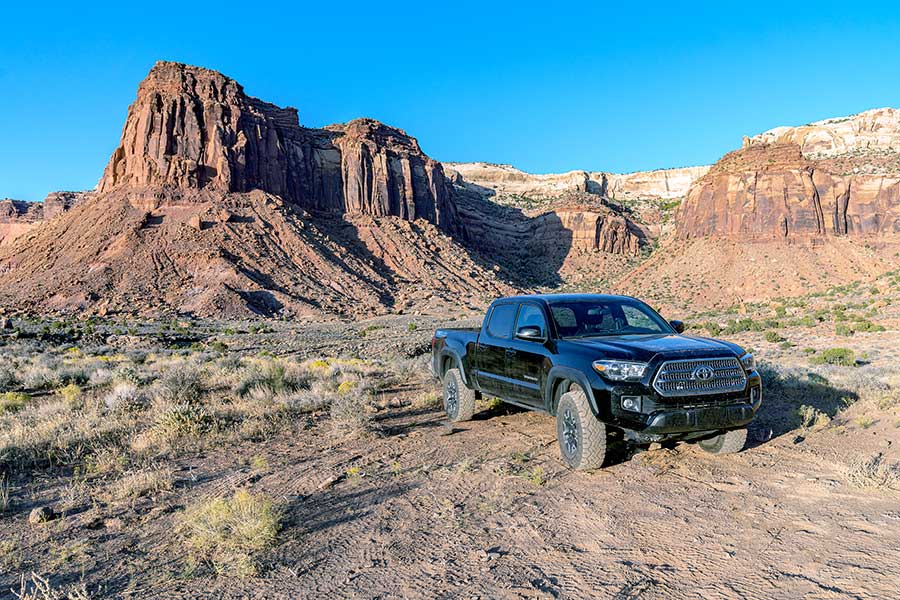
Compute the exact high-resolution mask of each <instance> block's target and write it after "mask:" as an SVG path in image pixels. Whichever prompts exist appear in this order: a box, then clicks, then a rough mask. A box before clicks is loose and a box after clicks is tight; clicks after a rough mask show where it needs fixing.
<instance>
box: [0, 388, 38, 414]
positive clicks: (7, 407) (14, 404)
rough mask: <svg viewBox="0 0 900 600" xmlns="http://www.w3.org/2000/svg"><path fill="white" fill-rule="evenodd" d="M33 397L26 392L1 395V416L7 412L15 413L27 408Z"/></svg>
mask: <svg viewBox="0 0 900 600" xmlns="http://www.w3.org/2000/svg"><path fill="white" fill-rule="evenodd" d="M30 399H31V396H29V395H28V394H26V393H24V392H3V393H2V394H0V415H2V414H3V413H5V412H15V411H17V410H19V409H20V408H22V407H23V406H25V404H27V403H28V401H29V400H30Z"/></svg>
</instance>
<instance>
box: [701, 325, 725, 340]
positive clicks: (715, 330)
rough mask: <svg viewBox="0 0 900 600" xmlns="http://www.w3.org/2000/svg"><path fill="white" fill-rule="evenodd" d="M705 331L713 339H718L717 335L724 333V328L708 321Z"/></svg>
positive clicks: (704, 327) (704, 326)
mask: <svg viewBox="0 0 900 600" xmlns="http://www.w3.org/2000/svg"><path fill="white" fill-rule="evenodd" d="M703 329H705V330H706V332H707V333H709V335H711V336H712V337H716V336H717V335H719V334H720V333H722V326H721V325H719V324H718V323H715V322H713V321H708V322H706V323H704V324H703Z"/></svg>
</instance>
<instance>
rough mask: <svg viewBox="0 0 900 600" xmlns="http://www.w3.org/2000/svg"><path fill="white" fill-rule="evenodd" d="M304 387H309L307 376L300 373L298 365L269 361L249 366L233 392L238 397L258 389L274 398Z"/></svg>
mask: <svg viewBox="0 0 900 600" xmlns="http://www.w3.org/2000/svg"><path fill="white" fill-rule="evenodd" d="M305 387H309V376H308V375H306V374H305V373H303V372H302V370H301V369H300V367H299V365H296V364H288V363H285V362H284V361H281V360H269V361H262V362H258V363H256V364H254V365H253V366H251V368H250V369H248V371H247V373H246V375H245V376H244V377H243V378H242V379H241V380H240V381H239V382H238V383H237V385H236V386H235V388H234V392H235V393H236V394H237V395H239V396H245V395H247V394H248V393H249V392H250V391H251V390H253V389H259V390H264V391H265V392H266V393H267V394H269V395H270V396H274V395H276V394H279V393H282V392H287V391H295V390H298V389H301V388H305Z"/></svg>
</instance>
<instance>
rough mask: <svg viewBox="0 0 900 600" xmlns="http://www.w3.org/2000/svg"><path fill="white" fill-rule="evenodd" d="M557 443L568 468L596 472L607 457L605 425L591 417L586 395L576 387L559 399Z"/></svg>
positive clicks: (591, 413) (592, 415) (557, 407)
mask: <svg viewBox="0 0 900 600" xmlns="http://www.w3.org/2000/svg"><path fill="white" fill-rule="evenodd" d="M556 440H557V442H558V443H559V454H560V456H561V457H562V460H563V462H564V463H566V466H568V467H569V468H571V469H575V470H577V471H588V470H590V469H599V468H600V466H601V465H602V464H603V459H604V458H606V425H605V424H604V423H603V422H602V421H599V420H598V419H597V417H595V416H594V413H593V412H592V411H591V407H590V405H589V404H588V400H587V396H585V394H584V392H583V391H582V390H581V389H579V388H573V389H571V390H570V391H568V392H566V393H565V394H563V395H562V396H561V397H560V399H559V404H558V405H557V406H556Z"/></svg>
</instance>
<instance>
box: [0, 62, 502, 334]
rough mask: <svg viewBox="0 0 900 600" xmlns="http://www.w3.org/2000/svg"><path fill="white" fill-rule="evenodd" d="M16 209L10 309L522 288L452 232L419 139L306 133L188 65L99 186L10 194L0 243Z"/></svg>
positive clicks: (131, 125) (376, 130)
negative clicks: (26, 197) (20, 198)
mask: <svg viewBox="0 0 900 600" xmlns="http://www.w3.org/2000/svg"><path fill="white" fill-rule="evenodd" d="M4 219H5V220H6V221H9V223H7V225H8V227H7V229H10V228H12V227H19V226H20V225H23V226H27V227H30V228H31V229H30V230H29V232H28V235H24V236H21V235H20V236H19V237H17V238H15V239H12V240H11V241H10V242H9V243H5V242H4V243H3V244H0V305H2V306H4V307H5V308H6V309H7V310H15V311H23V310H24V311H34V312H48V311H62V312H78V313H79V314H85V313H87V314H90V313H97V314H110V313H114V312H125V313H139V314H148V315H153V314H159V313H166V312H181V313H191V314H195V315H199V316H212V317H246V316H250V315H253V314H263V315H268V316H289V315H291V316H296V315H304V314H316V315H321V314H322V313H331V314H343V315H361V314H363V315H365V314H373V313H380V312H385V311H387V310H412V309H413V308H415V310H434V309H436V307H439V306H443V307H444V309H445V308H446V307H447V306H448V305H449V306H454V307H460V306H462V307H465V306H474V305H480V304H481V303H483V302H484V301H486V300H487V299H489V298H490V297H492V296H495V295H500V294H505V293H511V292H513V291H514V290H513V289H512V288H511V287H509V286H508V285H506V284H504V283H503V282H501V281H500V280H499V279H498V277H497V274H496V273H495V271H494V270H493V269H489V268H486V267H483V266H481V265H480V264H479V262H478V261H477V260H475V259H474V258H473V257H472V256H471V255H470V253H469V250H467V249H466V248H463V247H462V246H460V245H459V243H458V242H457V239H461V238H462V237H464V231H462V230H459V229H456V228H458V227H459V220H458V217H457V214H456V209H455V206H454V204H453V198H452V196H451V194H450V184H449V182H448V181H447V180H446V178H445V177H444V175H443V169H442V167H441V165H440V163H437V162H435V161H433V160H431V159H430V158H428V157H427V156H426V155H425V154H423V153H422V151H421V149H420V148H419V146H418V144H417V142H416V141H415V140H414V139H413V138H411V137H409V136H408V135H406V134H405V133H404V132H402V131H400V130H399V129H395V128H393V127H388V126H386V125H383V124H381V123H378V122H376V121H372V120H369V119H358V120H356V121H352V122H350V123H347V124H346V125H333V126H329V127H326V128H324V129H308V128H303V127H301V126H300V125H299V123H298V118H297V112H296V110H294V109H291V108H287V109H282V108H278V107H276V106H274V105H271V104H267V103H265V102H262V101H260V100H257V99H255V98H251V97H250V96H247V95H246V94H245V93H244V91H243V89H242V88H241V86H240V85H238V84H237V83H236V82H234V81H233V80H231V79H229V78H227V77H225V76H223V75H221V74H219V73H216V72H214V71H209V70H206V69H201V68H198V67H191V66H187V65H181V64H175V63H158V64H157V65H155V66H154V67H153V69H152V70H151V71H150V74H149V75H148V77H147V79H146V80H145V81H144V82H142V83H141V84H140V87H139V90H138V94H137V99H136V100H135V102H134V103H133V104H132V105H131V107H130V109H129V112H128V117H127V119H126V122H125V126H124V128H123V132H122V137H121V142H120V145H119V147H118V148H117V149H116V150H115V151H114V153H113V155H112V157H111V158H110V161H109V164H108V166H107V167H106V170H105V172H104V174H103V177H102V179H101V180H100V183H99V185H98V191H97V193H96V194H88V195H87V197H86V196H85V195H83V194H82V195H79V194H76V193H68V192H60V193H56V194H51V195H50V196H48V198H47V199H46V200H45V201H44V203H43V204H41V205H26V204H24V203H19V202H13V201H10V202H7V203H0V236H2V231H3V226H4V225H3V220H4ZM26 221H27V223H26ZM20 229H21V227H20ZM449 232H453V233H454V236H455V237H456V239H454V238H453V237H450V236H449V235H447V233H449ZM20 233H21V232H17V235H18V234H20ZM442 310H443V309H442Z"/></svg>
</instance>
